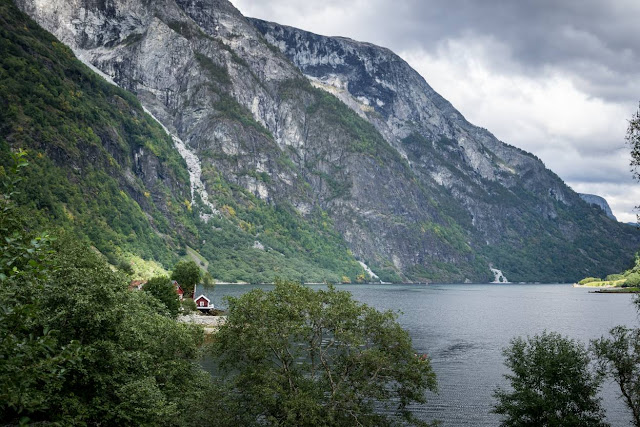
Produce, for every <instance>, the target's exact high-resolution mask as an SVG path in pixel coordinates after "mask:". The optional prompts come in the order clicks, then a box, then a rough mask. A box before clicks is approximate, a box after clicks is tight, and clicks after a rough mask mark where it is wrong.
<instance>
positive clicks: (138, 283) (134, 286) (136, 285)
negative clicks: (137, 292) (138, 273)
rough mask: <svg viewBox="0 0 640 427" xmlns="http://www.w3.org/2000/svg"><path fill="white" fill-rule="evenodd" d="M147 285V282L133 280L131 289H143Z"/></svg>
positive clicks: (130, 284) (130, 285)
mask: <svg viewBox="0 0 640 427" xmlns="http://www.w3.org/2000/svg"><path fill="white" fill-rule="evenodd" d="M146 283H147V281H146V280H132V281H131V282H130V283H129V289H131V290H133V289H141V288H142V286H143V285H145V284H146Z"/></svg>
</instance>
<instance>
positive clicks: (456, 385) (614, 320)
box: [206, 284, 638, 426]
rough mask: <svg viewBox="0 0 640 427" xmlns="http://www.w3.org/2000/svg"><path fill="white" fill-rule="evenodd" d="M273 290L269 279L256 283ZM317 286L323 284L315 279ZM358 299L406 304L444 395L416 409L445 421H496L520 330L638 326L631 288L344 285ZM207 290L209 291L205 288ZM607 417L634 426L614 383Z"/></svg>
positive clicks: (596, 332) (575, 333) (590, 331)
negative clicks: (499, 390) (507, 352)
mask: <svg viewBox="0 0 640 427" xmlns="http://www.w3.org/2000/svg"><path fill="white" fill-rule="evenodd" d="M255 287H257V286H249V285H246V286H244V285H218V286H216V287H215V290H214V291H213V292H207V294H208V296H209V297H210V298H211V297H212V298H213V302H214V303H215V304H216V306H222V307H224V306H225V304H224V302H223V299H222V298H223V297H224V296H226V295H233V296H238V295H240V294H243V293H245V292H247V291H249V290H251V289H253V288H255ZM259 287H261V288H264V289H271V288H272V287H271V286H259ZM318 287H319V286H318ZM338 288H339V289H344V290H348V291H349V292H351V293H352V294H353V296H354V298H355V299H357V300H358V301H361V302H364V303H367V304H369V305H371V306H373V307H375V308H377V309H380V310H387V309H389V310H394V311H401V313H400V315H399V317H398V320H399V322H400V323H401V324H402V326H403V327H404V328H405V329H407V330H408V331H409V333H410V334H411V337H412V339H413V342H414V346H415V348H416V350H417V351H418V352H419V353H427V354H428V355H429V356H430V358H431V360H432V362H433V368H434V370H435V372H436V374H437V376H438V386H439V394H438V395H430V396H429V400H428V403H427V404H426V405H420V406H416V407H415V408H413V409H414V410H415V412H416V413H418V414H420V415H421V417H423V418H424V419H425V420H433V419H438V420H441V421H442V422H443V424H444V425H445V426H447V425H450V426H481V425H482V426H494V425H497V424H498V423H499V417H498V416H497V415H494V414H491V413H490V411H491V407H492V405H493V403H494V401H493V398H492V396H491V395H492V392H493V390H494V389H495V387H496V386H498V385H504V384H505V380H504V378H503V374H505V373H506V372H507V370H506V368H505V367H504V365H503V357H502V353H501V351H502V349H503V348H504V347H505V346H507V345H508V344H509V340H511V339H512V338H513V337H515V336H526V335H533V334H537V333H540V332H542V331H544V330H545V329H546V330H549V331H556V332H559V333H561V334H563V335H568V336H570V337H572V338H575V339H579V340H581V341H582V342H585V343H587V342H588V341H589V340H590V339H592V338H598V337H600V336H603V335H606V334H607V333H608V331H609V329H611V328H612V327H613V326H616V325H627V326H630V327H635V326H637V325H638V318H637V314H636V311H635V309H634V307H633V305H632V304H631V301H632V296H631V295H629V294H623V295H614V294H593V293H589V289H585V288H572V287H571V285H566V284H565V285H561V284H553V285H517V284H488V285H340V286H338ZM206 291H210V289H207V290H206ZM601 394H602V396H603V399H604V407H605V408H606V412H607V419H608V421H609V422H610V423H611V425H613V426H621V425H629V421H630V417H629V414H628V412H627V410H626V409H625V407H624V405H623V404H622V402H621V401H620V400H619V399H617V395H618V392H617V389H616V388H615V385H614V384H610V383H608V384H605V386H604V389H603V390H602V393H601Z"/></svg>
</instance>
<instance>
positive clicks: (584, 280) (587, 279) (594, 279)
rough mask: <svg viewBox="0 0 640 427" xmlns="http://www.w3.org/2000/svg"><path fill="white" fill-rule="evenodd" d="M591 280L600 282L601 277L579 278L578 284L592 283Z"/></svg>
mask: <svg viewBox="0 0 640 427" xmlns="http://www.w3.org/2000/svg"><path fill="white" fill-rule="evenodd" d="M592 282H602V279H600V278H598V277H585V278H584V279H582V280H580V281H579V282H578V284H580V285H586V284H587V283H592Z"/></svg>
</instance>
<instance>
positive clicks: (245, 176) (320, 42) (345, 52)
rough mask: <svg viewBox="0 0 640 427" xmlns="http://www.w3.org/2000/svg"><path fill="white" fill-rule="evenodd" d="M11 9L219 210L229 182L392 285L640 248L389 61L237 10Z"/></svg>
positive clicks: (557, 272) (58, 3)
mask: <svg viewBox="0 0 640 427" xmlns="http://www.w3.org/2000/svg"><path fill="white" fill-rule="evenodd" d="M16 3H17V4H18V5H19V6H20V8H21V9H22V10H24V11H26V12H27V13H28V14H30V15H31V16H32V17H33V18H34V19H36V20H37V21H38V22H39V23H40V24H41V25H42V26H43V27H45V28H46V29H47V30H49V31H50V32H52V33H53V34H55V35H56V36H57V37H58V38H59V39H60V40H62V41H63V42H64V43H66V44H67V45H69V46H70V47H71V48H72V49H73V50H74V52H75V53H76V54H77V55H78V56H79V58H81V59H82V60H83V61H85V62H87V63H88V64H91V65H92V66H94V67H96V68H97V69H99V70H100V71H101V72H102V73H104V74H106V75H107V76H108V77H109V78H111V79H113V81H114V82H116V83H117V84H118V85H120V86H122V87H124V88H126V89H128V90H130V91H132V92H133V93H135V94H136V95H137V96H138V98H139V99H140V101H141V102H142V103H143V105H144V106H145V107H146V108H147V109H148V110H149V111H150V112H152V113H153V115H154V116H155V117H156V118H157V119H158V120H159V121H160V122H161V123H162V124H163V125H164V126H165V127H166V128H167V129H168V131H169V132H171V133H172V134H173V135H175V137H176V138H179V140H180V141H183V142H184V144H185V145H186V146H187V148H188V149H189V150H190V152H192V153H194V154H195V155H196V156H197V157H198V158H197V160H198V161H199V163H200V168H201V171H200V172H201V180H202V183H203V191H207V193H208V195H209V196H210V197H209V199H210V200H211V203H212V207H211V208H212V209H210V210H215V209H216V206H215V203H216V202H215V201H216V197H217V196H216V185H215V183H216V177H217V176H220V175H221V176H223V177H224V179H225V180H227V181H228V182H231V183H233V184H236V185H238V186H240V187H242V188H244V189H246V190H247V191H250V192H251V193H253V194H254V195H255V196H256V197H259V198H261V199H262V200H265V201H266V202H268V203H271V204H274V205H279V204H291V205H292V206H293V207H295V209H297V211H298V212H299V213H300V214H301V215H303V216H306V217H307V218H309V220H311V218H312V216H313V215H316V214H317V212H319V211H320V212H326V213H327V214H328V217H329V219H330V220H331V221H332V222H333V224H334V226H335V228H336V229H337V230H338V231H339V232H340V233H341V234H342V236H343V237H344V239H345V241H346V242H347V243H348V245H349V247H350V248H351V251H352V252H353V254H354V255H355V257H356V258H358V259H360V260H362V261H363V262H366V264H367V265H368V266H369V267H371V269H372V271H373V272H374V273H375V274H377V275H378V276H380V278H381V279H382V280H388V279H390V278H395V279H413V280H427V281H464V280H465V279H471V280H473V281H488V280H489V279H490V278H491V276H492V275H491V272H490V270H489V265H490V264H494V265H499V266H500V268H501V269H502V270H503V271H504V272H505V274H506V275H507V276H508V277H509V278H510V279H511V280H515V281H520V280H534V279H535V280H539V281H544V280H563V279H565V280H575V278H579V277H582V276H585V275H588V274H587V273H589V272H592V271H593V272H594V274H595V272H598V274H602V272H604V273H607V272H613V271H616V269H620V268H618V267H619V266H618V265H615V264H613V263H624V262H626V259H625V257H626V254H625V251H627V250H628V251H629V253H632V252H633V250H634V249H635V245H636V244H637V243H638V242H639V240H638V237H637V235H636V234H633V233H632V231H630V230H627V231H621V230H618V229H615V230H613V229H611V227H615V226H616V225H615V224H614V223H611V222H610V221H607V223H606V224H605V223H604V222H603V221H602V220H601V218H599V217H598V216H596V215H593V213H592V212H591V213H590V211H589V209H586V205H585V204H584V203H583V202H582V201H581V200H580V198H579V197H578V195H577V194H576V193H574V192H573V191H572V190H571V189H569V188H568V187H567V186H566V185H565V184H564V183H563V182H562V181H561V180H560V179H559V178H558V177H557V176H556V175H555V174H553V173H552V172H550V171H548V170H547V169H546V168H545V167H544V165H543V164H542V162H540V161H539V160H538V159H537V158H536V157H535V156H533V155H531V154H528V153H526V152H524V151H522V150H519V149H517V148H514V147H511V146H509V145H506V144H504V143H502V142H500V141H498V140H497V139H496V138H495V137H494V136H493V135H491V134H490V133H489V132H488V131H487V130H485V129H481V128H478V127H475V126H473V125H471V124H470V123H468V122H467V121H466V120H465V119H464V117H463V116H462V115H461V114H460V113H459V112H458V111H457V110H455V109H454V108H453V106H452V105H451V104H450V103H449V102H447V101H446V100H445V99H443V98H442V97H441V96H439V95H438V94H437V93H436V92H435V91H434V90H433V89H432V88H431V87H430V86H429V85H428V84H427V83H426V82H425V81H424V79H423V78H422V77H421V76H420V75H419V74H418V73H416V72H415V71H414V70H412V69H411V68H410V67H409V65H408V64H406V63H405V62H404V61H403V60H402V59H400V58H399V57H398V56H396V55H395V54H393V52H390V51H389V50H387V49H383V48H380V47H377V46H373V45H370V44H367V43H360V42H355V41H353V40H349V39H344V38H329V37H322V36H317V35H314V34H311V33H308V32H304V31H301V30H297V29H294V28H290V27H284V26H280V25H278V24H273V23H267V22H263V21H258V20H247V19H246V18H244V17H243V16H242V15H241V14H240V13H239V12H238V11H237V10H236V9H235V8H234V7H233V6H232V5H231V4H230V3H229V2H228V1H226V0H158V1H154V2H148V1H142V0H114V1H106V2H105V1H93V0H16ZM309 81H310V82H311V83H312V84H313V86H315V87H316V89H314V88H313V87H312V86H311V85H309ZM317 88H320V89H321V90H319V89H317ZM327 93H330V94H332V95H334V96H335V97H337V98H338V99H340V100H341V101H342V102H343V103H344V104H346V107H345V105H344V104H343V103H341V102H339V101H337V100H336V99H335V98H334V97H333V96H330V95H327ZM347 107H348V108H347ZM198 188H200V187H198ZM201 205H202V204H201ZM313 218H317V215H316V216H314V217H313ZM578 218H581V222H578V221H577V219H578ZM625 230H626V229H625ZM598 233H608V234H609V235H616V236H618V237H620V242H616V244H612V247H613V246H615V248H616V249H615V250H614V252H615V251H617V252H615V253H613V252H612V253H610V254H609V255H610V256H608V255H607V256H608V258H606V259H605V258H603V255H602V251H600V250H598V248H595V247H592V246H590V245H588V244H585V243H584V242H586V241H588V240H589V239H590V238H592V237H593V236H594V235H595V234H598ZM624 233H626V234H625V235H624V236H623V234H624ZM256 241H258V236H256ZM617 243H620V244H617ZM538 252H540V253H538ZM543 252H544V254H545V256H538V255H542V253H543ZM560 256H565V257H568V258H567V261H566V262H564V263H562V266H561V267H559V268H558V269H555V267H552V266H555V265H556V264H557V260H556V258H557V257H560ZM523 259H526V262H523V261H522V260H523ZM621 260H622V261H621ZM394 275H395V276H394Z"/></svg>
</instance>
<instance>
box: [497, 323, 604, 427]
mask: <svg viewBox="0 0 640 427" xmlns="http://www.w3.org/2000/svg"><path fill="white" fill-rule="evenodd" d="M503 354H504V356H505V365H506V366H507V367H508V368H509V369H510V370H511V374H508V375H505V378H507V379H508V380H509V382H510V385H511V389H510V390H504V389H502V388H498V389H497V390H496V391H495V392H494V397H495V398H496V399H497V403H496V404H495V406H494V412H495V413H497V414H501V415H503V416H504V419H503V421H502V423H501V425H502V426H532V427H533V426H606V425H607V424H606V423H605V422H604V421H603V419H604V411H603V409H602V407H601V406H600V399H599V398H598V397H597V393H598V390H599V388H600V384H601V382H602V378H601V377H600V376H598V375H597V374H596V373H595V372H594V370H592V369H591V367H590V366H591V364H590V357H589V353H588V352H587V350H586V349H585V347H584V346H583V345H582V344H580V343H578V342H576V341H574V340H571V339H569V338H565V337H563V336H561V335H559V334H556V333H553V332H543V333H542V335H536V336H534V337H527V339H526V340H524V339H522V338H516V339H514V340H512V341H511V345H510V346H509V347H507V348H506V349H505V350H504V352H503Z"/></svg>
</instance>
